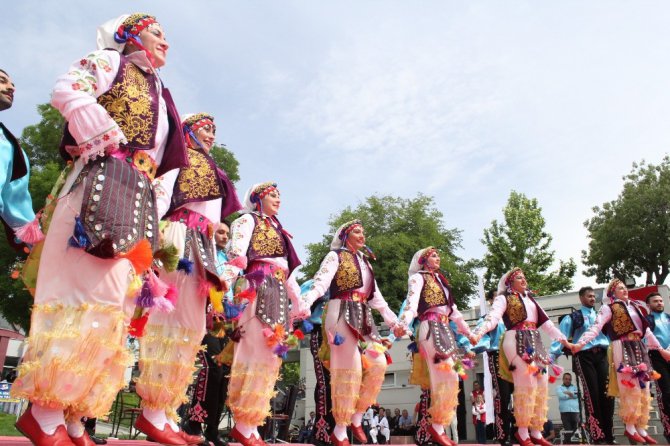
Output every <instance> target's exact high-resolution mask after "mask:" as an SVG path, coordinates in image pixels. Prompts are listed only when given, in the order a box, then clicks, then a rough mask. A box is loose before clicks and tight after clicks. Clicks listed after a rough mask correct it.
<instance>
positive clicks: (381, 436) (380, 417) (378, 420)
mask: <svg viewBox="0 0 670 446" xmlns="http://www.w3.org/2000/svg"><path fill="white" fill-rule="evenodd" d="M374 424H375V426H376V432H377V435H375V436H373V437H372V442H373V443H379V444H387V443H388V442H389V439H390V438H391V431H390V430H389V421H388V419H387V418H386V410H384V408H383V407H380V408H379V414H377V416H376V417H375V422H374Z"/></svg>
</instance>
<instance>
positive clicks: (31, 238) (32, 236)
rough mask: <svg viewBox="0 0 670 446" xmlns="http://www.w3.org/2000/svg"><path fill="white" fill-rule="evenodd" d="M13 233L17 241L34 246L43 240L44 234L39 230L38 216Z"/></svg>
mask: <svg viewBox="0 0 670 446" xmlns="http://www.w3.org/2000/svg"><path fill="white" fill-rule="evenodd" d="M14 233H15V234H16V237H18V238H19V240H21V241H22V242H24V243H27V244H29V245H34V244H35V243H37V242H41V241H42V240H44V233H43V232H42V230H41V229H40V221H39V215H38V216H36V217H35V218H34V219H32V220H31V221H30V222H28V223H26V224H25V225H23V226H21V227H20V228H18V229H17V230H16V231H14Z"/></svg>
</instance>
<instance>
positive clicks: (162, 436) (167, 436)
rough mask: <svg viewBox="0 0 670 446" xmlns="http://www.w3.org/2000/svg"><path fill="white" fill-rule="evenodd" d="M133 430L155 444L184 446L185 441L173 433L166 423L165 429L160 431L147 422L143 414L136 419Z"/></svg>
mask: <svg viewBox="0 0 670 446" xmlns="http://www.w3.org/2000/svg"><path fill="white" fill-rule="evenodd" d="M135 429H137V430H138V431H140V432H142V433H143V434H145V435H146V436H147V438H151V439H152V440H153V441H155V442H157V443H161V444H165V445H169V446H186V440H184V439H183V438H182V437H181V436H180V435H179V434H178V433H177V432H175V431H173V430H172V428H171V427H170V425H169V424H168V423H165V429H163V430H160V429H158V428H157V427H156V426H154V425H153V424H151V422H150V421H149V420H147V419H146V418H144V414H143V413H141V414H140V416H139V417H137V420H136V421H135Z"/></svg>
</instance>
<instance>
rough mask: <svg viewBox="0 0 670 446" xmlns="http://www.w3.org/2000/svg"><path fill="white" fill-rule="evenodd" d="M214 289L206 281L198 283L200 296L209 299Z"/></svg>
mask: <svg viewBox="0 0 670 446" xmlns="http://www.w3.org/2000/svg"><path fill="white" fill-rule="evenodd" d="M211 288H212V284H211V283H209V282H208V281H206V280H201V281H200V283H198V296H202V297H209V290H210V289H211Z"/></svg>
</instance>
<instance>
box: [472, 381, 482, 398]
mask: <svg viewBox="0 0 670 446" xmlns="http://www.w3.org/2000/svg"><path fill="white" fill-rule="evenodd" d="M479 395H481V396H482V397H483V396H484V390H482V386H481V384H479V381H475V382H473V383H472V392H470V402H471V403H472V404H475V400H476V399H477V396H479Z"/></svg>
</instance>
